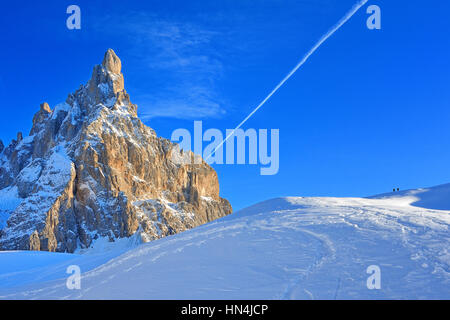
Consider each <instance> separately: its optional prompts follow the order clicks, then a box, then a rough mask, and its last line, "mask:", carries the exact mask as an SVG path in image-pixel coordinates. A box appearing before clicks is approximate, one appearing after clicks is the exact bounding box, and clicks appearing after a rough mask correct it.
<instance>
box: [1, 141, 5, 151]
mask: <svg viewBox="0 0 450 320" xmlns="http://www.w3.org/2000/svg"><path fill="white" fill-rule="evenodd" d="M3 149H5V145H4V144H3V141H2V140H0V153H1V152H2V151H3Z"/></svg>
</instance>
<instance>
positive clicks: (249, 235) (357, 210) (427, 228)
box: [0, 197, 450, 299]
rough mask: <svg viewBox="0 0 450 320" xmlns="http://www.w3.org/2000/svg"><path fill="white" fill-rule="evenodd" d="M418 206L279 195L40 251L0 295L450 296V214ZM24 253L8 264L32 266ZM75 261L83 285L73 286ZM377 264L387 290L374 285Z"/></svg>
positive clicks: (7, 274) (405, 201) (7, 279)
mask: <svg viewBox="0 0 450 320" xmlns="http://www.w3.org/2000/svg"><path fill="white" fill-rule="evenodd" d="M411 202H413V199H411V198H409V197H388V198H379V199H362V198H279V199H273V200H269V201H266V202H263V203H260V204H257V205H255V206H252V207H250V208H248V209H245V210H243V211H240V212H237V213H235V214H233V215H231V216H228V217H226V218H223V219H220V220H218V221H215V222H212V223H209V224H207V225H203V226H200V227H198V228H195V229H192V230H189V231H186V232H184V233H181V234H178V235H174V236H170V237H166V238H163V239H159V240H156V241H153V242H151V243H147V244H143V245H140V246H138V247H136V248H133V249H130V250H129V251H127V252H125V253H123V251H122V252H116V253H114V252H112V253H111V252H110V253H109V255H106V254H104V255H101V254H100V255H89V254H86V255H75V256H74V255H59V256H58V257H59V258H60V259H61V261H57V262H52V261H51V259H55V258H54V257H56V256H57V255H58V254H52V253H39V254H42V255H46V257H47V258H45V257H44V258H43V259H44V261H45V259H49V262H48V264H47V265H39V266H35V267H29V268H28V269H27V268H26V266H23V267H22V269H23V270H19V271H17V272H11V270H6V271H4V270H3V268H2V267H0V299H99V298H101V299H407V298H411V299H449V298H450V289H449V288H450V267H449V266H450V253H449V252H448V248H449V244H450V238H449V236H448V226H449V223H450V211H445V210H433V209H425V208H419V207H414V206H412V205H410V203H411ZM26 254H28V255H29V254H30V253H24V252H9V253H7V252H3V253H0V263H1V264H3V263H7V261H13V260H14V259H23V263H24V264H27V263H28V264H30V265H32V263H30V261H31V260H30V259H31V258H27V257H23V256H24V255H26ZM35 254H37V253H35ZM2 256H3V258H2ZM66 256H67V258H66ZM2 259H3V260H2ZM8 259H10V260H8ZM11 259H12V260H11ZM65 259H66V260H65ZM1 264H0V265H1ZM70 264H78V265H80V267H81V269H82V271H83V274H82V280H81V285H82V287H81V290H68V289H67V288H66V277H67V276H68V275H66V274H65V269H66V267H67V266H68V265H70ZM370 265H378V266H380V268H381V283H382V288H381V290H369V289H368V288H367V286H366V280H367V278H368V277H369V275H368V274H367V273H366V269H367V267H368V266H370ZM42 273H45V276H44V275H42ZM24 275H26V277H25V280H26V279H28V282H26V281H25V282H24V281H22V282H20V281H18V279H20V278H23V276H24ZM33 275H35V276H34V277H33ZM27 277H28V278H27ZM2 279H3V280H2ZM14 284H17V285H14Z"/></svg>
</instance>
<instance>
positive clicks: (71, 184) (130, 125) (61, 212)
mask: <svg viewBox="0 0 450 320" xmlns="http://www.w3.org/2000/svg"><path fill="white" fill-rule="evenodd" d="M2 149H3V147H2V145H0V152H1V153H0V203H2V201H3V203H5V205H3V206H1V205H0V230H1V231H0V250H17V249H20V250H47V251H59V252H74V251H75V250H76V249H78V248H88V247H89V246H91V244H92V243H93V241H94V240H95V239H97V238H99V237H107V238H108V239H109V240H110V241H114V240H115V239H118V238H123V237H130V236H132V235H135V236H139V237H140V239H141V240H142V241H144V242H146V241H151V240H154V239H158V238H161V237H164V236H167V235H171V234H174V233H178V232H181V231H184V230H186V229H189V228H193V227H195V226H198V225H201V224H203V223H206V222H208V221H212V220H214V219H217V218H220V217H222V216H225V215H227V214H230V213H231V211H232V209H231V206H230V204H229V202H228V201H227V200H225V199H222V198H220V196H219V183H218V179H217V174H216V172H215V171H214V170H213V169H212V168H211V167H210V166H209V165H207V164H206V163H205V162H203V163H202V164H192V165H180V164H177V163H175V162H173V161H172V153H173V152H175V150H176V148H175V145H174V144H172V143H171V142H170V141H169V140H166V139H163V138H159V137H157V136H156V134H155V132H154V131H153V130H152V129H151V128H149V127H147V126H145V125H144V124H143V123H142V122H141V121H140V120H139V118H138V117H137V107H136V105H134V104H132V103H131V102H130V98H129V96H128V94H127V93H126V91H125V89H124V79H123V75H122V73H121V61H120V59H119V58H118V57H117V56H116V54H115V53H114V51H113V50H111V49H109V50H108V51H107V52H106V54H105V57H104V60H103V63H102V64H101V65H97V66H95V67H94V70H93V74H92V78H91V80H89V82H88V83H87V84H86V85H84V86H81V87H80V88H79V89H78V90H77V91H76V92H74V93H73V94H70V95H69V96H68V98H67V100H66V102H65V103H62V104H59V105H57V106H56V107H55V108H54V109H53V110H51V109H50V107H49V105H48V104H47V103H43V104H41V106H40V110H39V111H38V112H37V113H36V115H35V116H34V118H33V127H32V129H31V131H30V135H29V136H28V137H25V138H22V135H21V134H20V137H19V135H18V139H17V141H15V140H13V141H12V142H11V144H10V145H9V146H8V147H6V148H4V150H2ZM1 216H3V217H5V216H6V218H4V219H3V220H4V221H3V223H2V221H1Z"/></svg>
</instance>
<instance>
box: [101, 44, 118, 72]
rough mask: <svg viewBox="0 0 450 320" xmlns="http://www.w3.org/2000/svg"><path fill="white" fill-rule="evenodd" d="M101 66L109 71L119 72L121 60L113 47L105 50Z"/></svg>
mask: <svg viewBox="0 0 450 320" xmlns="http://www.w3.org/2000/svg"><path fill="white" fill-rule="evenodd" d="M102 66H103V67H104V68H105V69H106V70H107V71H109V72H111V73H114V74H121V70H122V62H121V61H120V59H119V57H118V56H117V55H116V53H115V52H114V50H113V49H108V50H107V51H106V53H105V57H104V58H103V62H102Z"/></svg>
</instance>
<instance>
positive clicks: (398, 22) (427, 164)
mask: <svg viewBox="0 0 450 320" xmlns="http://www.w3.org/2000/svg"><path fill="white" fill-rule="evenodd" d="M355 2H356V0H304V1H292V0H283V1H280V0H265V1H257V0H241V1H204V0H203V1H198V0H192V1H170V0H169V1H164V2H162V1H145V2H144V1H134V0H129V1H125V2H124V1H113V0H109V1H92V0H90V1H75V2H68V1H60V0H59V1H41V2H39V3H37V2H31V1H29V2H27V4H26V5H24V4H23V3H22V2H21V3H18V4H13V3H8V4H3V6H2V12H3V17H2V19H1V20H0V28H1V30H2V31H1V32H2V49H1V50H0V59H1V61H2V62H3V63H2V67H1V69H0V70H1V71H0V99H1V100H0V101H1V108H2V110H1V111H2V117H0V139H2V140H3V142H4V143H5V144H7V143H9V141H10V140H11V139H13V138H15V135H16V133H17V131H22V132H24V133H25V135H26V134H27V133H28V132H29V130H30V127H31V120H32V117H33V114H34V113H35V112H36V111H37V110H38V108H39V104H40V103H41V102H43V101H47V102H48V103H49V104H50V106H51V107H53V106H54V105H55V104H57V103H59V102H61V101H64V100H65V99H66V97H67V94H69V93H70V92H73V91H75V90H76V89H77V88H78V87H79V86H80V84H82V83H85V82H86V81H87V80H88V79H89V78H90V76H91V72H92V68H93V66H94V65H95V64H98V63H100V62H101V60H102V57H103V54H104V52H105V51H106V49H107V48H113V49H114V50H115V51H116V53H117V54H118V55H119V57H120V58H121V60H122V64H123V73H124V76H125V87H126V89H127V91H128V92H129V93H130V96H131V99H132V101H133V102H134V103H136V104H138V107H139V109H138V113H139V115H140V117H141V118H142V119H143V120H144V122H145V123H146V124H147V125H149V126H151V127H152V128H154V129H155V130H156V132H157V133H158V134H159V135H161V136H164V137H167V138H170V135H171V133H172V131H173V130H174V129H176V128H187V129H191V128H193V120H202V121H203V126H204V128H205V129H207V128H218V129H220V130H222V131H225V129H229V128H234V127H235V126H236V125H237V124H238V123H239V122H240V121H241V120H242V119H244V118H245V117H246V116H247V114H249V113H250V112H251V111H252V110H253V108H254V107H255V106H256V105H257V104H258V103H259V102H260V101H261V100H262V99H263V98H264V97H265V96H266V95H267V94H268V93H269V92H270V91H271V90H272V89H273V87H274V86H275V85H276V84H277V83H278V82H279V81H280V80H281V79H282V78H283V77H284V76H285V75H286V74H287V73H288V72H289V71H290V70H291V69H292V68H293V67H294V66H295V65H296V63H297V62H298V61H299V60H300V59H301V57H302V56H303V55H304V54H305V53H306V52H307V51H308V50H309V49H310V48H311V47H312V46H313V45H314V43H315V42H316V41H317V40H318V39H319V38H320V37H321V36H322V35H323V34H324V33H326V31H327V30H328V29H329V28H330V27H332V26H333V25H334V24H335V23H336V22H337V21H338V20H339V19H340V18H341V17H342V16H343V15H344V14H345V13H346V12H347V11H348V10H349V9H350V8H351V7H352V6H353V5H354V3H355ZM70 4H77V5H78V6H80V8H81V14H82V22H81V27H82V28H81V30H68V29H67V28H66V25H65V24H66V18H67V16H68V15H67V14H66V8H67V6H68V5H70ZM370 4H377V5H378V6H380V8H381V12H382V29H381V30H368V29H367V28H366V19H367V17H368V15H367V14H366V13H365V9H366V7H367V6H365V7H364V8H362V9H361V11H359V12H358V13H357V14H356V15H355V16H354V17H353V18H352V19H351V20H350V21H349V22H348V23H347V24H346V25H344V26H343V27H342V28H341V29H340V30H339V31H338V32H337V33H336V34H335V35H333V36H332V37H331V38H330V39H329V40H328V41H327V42H326V43H325V44H323V45H322V46H321V47H320V48H319V50H318V51H317V52H316V53H315V54H314V55H313V56H312V57H311V58H310V60H309V61H308V62H307V63H306V64H305V65H304V66H303V67H302V68H301V69H300V70H299V71H298V72H297V73H296V74H295V75H294V76H293V77H292V78H291V79H290V80H289V81H288V82H287V83H286V85H285V86H284V87H282V88H281V90H280V91H278V92H277V93H276V95H274V96H273V97H272V99H271V100H270V101H269V102H268V103H267V104H266V105H264V106H263V107H262V108H261V109H260V110H259V111H258V112H257V113H256V114H255V115H254V116H253V117H252V118H251V119H250V120H249V121H248V122H247V123H246V124H245V126H244V128H245V129H247V128H256V129H258V128H267V129H271V128H278V129H280V170H279V173H278V174H277V175H274V176H261V175H260V174H259V166H254V165H232V166H230V165H215V166H214V168H215V169H216V170H217V172H218V175H219V180H220V184H221V195H222V196H223V197H226V198H228V199H229V200H230V201H231V204H232V205H233V207H234V208H235V209H239V208H242V207H245V206H247V205H250V204H253V203H255V202H258V201H262V200H265V199H268V198H273V197H278V196H288V195H293V196H368V195H372V194H377V193H383V192H388V191H389V190H392V188H393V187H399V188H401V189H407V188H416V187H422V186H431V185H436V184H441V183H447V182H450V170H449V163H450V148H448V141H449V138H450V130H449V125H448V123H449V116H450V109H449V102H450V62H449V59H448V57H449V56H450V44H449V43H450V42H449V41H448V38H449V31H450V30H449V29H450V27H449V26H448V14H449V12H450V4H449V3H448V1H435V2H433V4H432V5H431V4H429V5H426V6H424V5H423V2H419V1H402V0H399V1H369V2H368V5H370Z"/></svg>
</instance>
